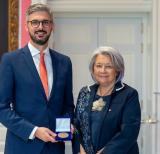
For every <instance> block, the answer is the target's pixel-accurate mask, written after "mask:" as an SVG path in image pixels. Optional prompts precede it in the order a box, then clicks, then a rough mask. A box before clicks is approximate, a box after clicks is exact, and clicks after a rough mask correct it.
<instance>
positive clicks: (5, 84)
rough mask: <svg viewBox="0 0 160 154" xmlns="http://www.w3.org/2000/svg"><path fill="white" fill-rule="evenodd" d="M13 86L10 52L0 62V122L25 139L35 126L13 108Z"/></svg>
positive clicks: (14, 86)
mask: <svg viewBox="0 0 160 154" xmlns="http://www.w3.org/2000/svg"><path fill="white" fill-rule="evenodd" d="M15 88H16V85H15V84H14V73H13V67H12V65H11V58H10V54H5V55H4V56H3V57H2V60H1V63H0V122H1V123H2V124H3V125H4V126H5V127H7V128H8V130H9V131H11V132H12V133H14V134H15V135H16V136H18V137H20V138H22V139H23V140H25V141H27V140H28V138H29V135H30V133H31V132H32V130H33V129H34V127H35V126H34V125H33V124H31V123H30V122H28V121H27V120H25V119H24V118H23V117H21V116H20V115H19V114H18V113H17V112H16V111H15V110H14V105H13V104H14V103H15V102H14V92H15ZM22 103H23V102H22Z"/></svg>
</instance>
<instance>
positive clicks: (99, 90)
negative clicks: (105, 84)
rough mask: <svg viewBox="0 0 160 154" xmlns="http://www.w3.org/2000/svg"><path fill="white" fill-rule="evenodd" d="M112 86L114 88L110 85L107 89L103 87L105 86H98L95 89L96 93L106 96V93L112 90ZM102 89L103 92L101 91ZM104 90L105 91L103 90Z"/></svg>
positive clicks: (108, 93)
mask: <svg viewBox="0 0 160 154" xmlns="http://www.w3.org/2000/svg"><path fill="white" fill-rule="evenodd" d="M113 88H114V85H112V86H111V87H110V88H108V89H107V90H106V89H105V88H103V90H102V88H100V87H99V88H98V90H97V94H98V95H99V96H102V97H103V96H106V95H110V94H111V92H112V90H113ZM102 91H103V92H102ZM104 91H105V92H104Z"/></svg>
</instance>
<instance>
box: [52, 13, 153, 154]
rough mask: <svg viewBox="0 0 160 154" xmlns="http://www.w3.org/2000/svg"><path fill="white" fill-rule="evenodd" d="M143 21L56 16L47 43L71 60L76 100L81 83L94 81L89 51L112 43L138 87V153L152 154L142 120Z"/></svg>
mask: <svg viewBox="0 0 160 154" xmlns="http://www.w3.org/2000/svg"><path fill="white" fill-rule="evenodd" d="M142 23H143V19H142V18H141V17H134V18H133V17H130V18H129V17H123V16H122V17H119V16H118V17H116V16H114V17H102V16H94V17H93V16H84V15H80V16H76V17H75V16H74V17H72V16H69V17H68V16H67V17H62V16H59V17H57V18H56V19H55V24H56V29H55V32H54V35H53V38H52V39H51V40H50V45H51V46H52V47H53V48H54V49H56V50H58V51H59V52H61V53H63V54H66V55H68V56H69V57H70V58H71V60H72V65H73V85H74V87H73V89H74V100H75V104H76V99H77V96H78V92H79V90H80V89H81V87H83V86H85V85H89V84H92V83H93V81H92V78H91V76H90V73H89V69H88V67H89V60H90V57H91V54H92V52H93V51H94V50H95V49H96V48H97V47H99V46H112V47H115V48H117V49H118V50H119V51H120V52H121V54H122V55H123V57H124V61H125V78H124V82H125V83H127V84H129V85H131V86H132V87H134V88H136V89H137V90H138V93H139V99H140V102H141V107H142V120H143V124H142V127H141V132H140V135H139V139H138V141H139V147H140V154H155V153H152V152H151V151H152V150H151V149H149V146H151V145H152V141H151V140H149V139H150V135H151V133H149V132H150V127H152V125H150V124H149V126H148V123H146V121H145V120H144V119H146V118H148V115H147V112H146V111H147V109H148V108H147V106H148V104H150V102H149V99H148V97H149V96H146V94H147V92H148V91H147V90H146V88H145V82H144V80H146V79H148V76H147V77H146V75H145V74H147V72H146V71H145V72H144V70H147V68H146V65H145V64H146V63H147V60H145V58H146V53H145V52H144V46H143V38H144V34H143V32H142V26H143V24H142ZM144 53H145V54H144ZM144 55H145V56H144ZM144 97H145V99H144ZM146 100H147V101H146ZM144 141H147V142H144ZM67 145H69V144H68V143H67ZM69 148H70V146H68V149H67V150H69ZM70 151H71V150H70Z"/></svg>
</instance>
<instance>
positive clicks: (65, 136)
mask: <svg viewBox="0 0 160 154" xmlns="http://www.w3.org/2000/svg"><path fill="white" fill-rule="evenodd" d="M68 136H69V134H68V133H58V137H60V138H67V137H68Z"/></svg>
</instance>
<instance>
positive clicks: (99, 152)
mask: <svg viewBox="0 0 160 154" xmlns="http://www.w3.org/2000/svg"><path fill="white" fill-rule="evenodd" d="M103 149H104V148H102V149H101V150H99V151H98V152H97V153H96V154H101V152H102V151H103Z"/></svg>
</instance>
